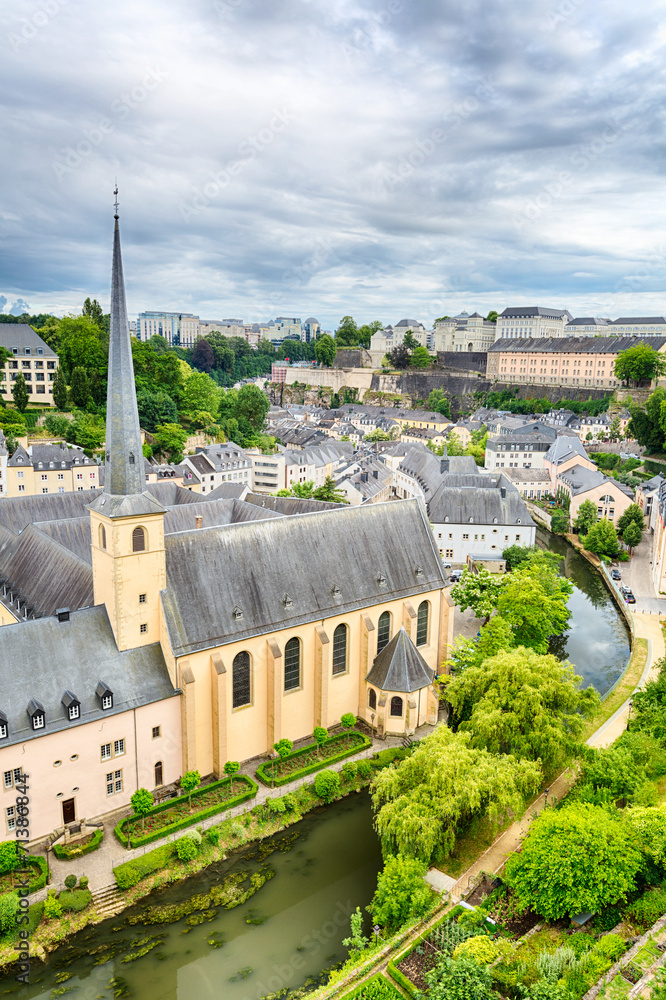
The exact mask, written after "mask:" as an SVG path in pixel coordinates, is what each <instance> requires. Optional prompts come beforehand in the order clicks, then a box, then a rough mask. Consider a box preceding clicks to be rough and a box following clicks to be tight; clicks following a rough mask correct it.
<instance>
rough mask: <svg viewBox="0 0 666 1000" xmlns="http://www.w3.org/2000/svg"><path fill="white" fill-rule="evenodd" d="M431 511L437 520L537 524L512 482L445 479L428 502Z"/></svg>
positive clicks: (435, 522)
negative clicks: (488, 485)
mask: <svg viewBox="0 0 666 1000" xmlns="http://www.w3.org/2000/svg"><path fill="white" fill-rule="evenodd" d="M503 482H505V483H506V480H503ZM503 490H504V494H505V495H504V496H502V491H503ZM428 515H429V517H430V520H431V521H432V522H433V524H445V523H447V522H448V523H450V524H472V525H474V524H484V525H490V524H504V525H507V524H511V525H516V524H520V525H521V526H522V525H524V526H525V527H531V526H532V525H533V524H534V521H533V520H532V518H531V517H530V513H529V511H528V509H527V507H526V506H525V502H524V501H523V498H522V497H521V495H520V493H519V492H518V490H516V489H515V487H514V486H513V485H512V484H510V483H507V484H506V486H504V487H500V488H499V489H497V488H496V489H481V488H479V487H478V486H476V487H470V486H462V487H460V486H448V485H447V484H446V483H443V484H442V485H441V486H440V487H439V489H438V490H437V492H436V493H435V495H434V496H433V498H432V500H431V501H430V503H429V504H428Z"/></svg>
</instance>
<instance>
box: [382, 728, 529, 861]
mask: <svg viewBox="0 0 666 1000" xmlns="http://www.w3.org/2000/svg"><path fill="white" fill-rule="evenodd" d="M540 781H541V767H540V765H539V764H538V763H537V762H534V761H527V760H524V761H518V760H516V759H515V757H511V756H508V755H505V756H501V757H500V756H494V755H493V754H491V753H489V752H488V751H487V750H483V749H479V748H476V747H473V746H472V737H471V734H470V733H453V732H452V731H451V730H450V729H447V728H446V727H444V726H441V727H440V728H439V729H436V730H435V732H434V733H432V735H431V736H428V737H427V738H426V739H424V740H422V741H421V743H420V744H419V746H418V748H417V749H416V750H415V752H414V753H413V754H412V756H411V757H408V758H407V760H405V761H403V762H402V763H401V764H400V766H399V767H389V768H387V769H386V770H384V771H381V772H380V773H379V774H378V775H377V777H376V779H375V781H374V785H373V804H374V807H375V809H376V811H377V812H376V816H375V827H376V829H377V832H378V834H379V836H380V838H381V842H382V850H383V851H384V854H385V855H388V854H402V855H404V856H405V857H413V858H420V859H421V860H423V861H425V862H431V861H439V860H442V859H444V858H446V857H448V856H449V854H451V852H452V851H453V848H454V847H455V842H456V836H457V835H458V834H459V832H460V831H461V830H462V829H463V828H464V827H465V826H466V825H467V824H468V823H469V822H470V821H471V820H472V819H473V818H474V817H476V816H481V815H484V814H485V815H487V816H488V817H489V818H490V820H491V822H493V823H496V824H499V823H501V822H502V821H503V820H504V819H505V818H506V817H507V816H509V815H510V814H511V813H514V812H517V811H518V810H519V809H520V808H521V806H522V805H523V802H524V799H525V797H526V796H527V795H530V794H532V793H533V792H535V791H536V789H537V788H538V786H539V783H540Z"/></svg>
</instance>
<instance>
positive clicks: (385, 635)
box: [377, 611, 391, 653]
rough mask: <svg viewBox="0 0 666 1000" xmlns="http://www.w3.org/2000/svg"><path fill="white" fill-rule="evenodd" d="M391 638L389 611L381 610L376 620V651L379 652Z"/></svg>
mask: <svg viewBox="0 0 666 1000" xmlns="http://www.w3.org/2000/svg"><path fill="white" fill-rule="evenodd" d="M390 639H391V612H390V611H382V613H381V615H380V616H379V621H378V622H377V652H378V653H381V651H382V649H383V648H384V646H388V644H389V641H390Z"/></svg>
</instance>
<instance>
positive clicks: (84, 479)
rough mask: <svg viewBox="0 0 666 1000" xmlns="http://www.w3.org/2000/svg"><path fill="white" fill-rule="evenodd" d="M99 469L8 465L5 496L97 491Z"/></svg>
mask: <svg viewBox="0 0 666 1000" xmlns="http://www.w3.org/2000/svg"><path fill="white" fill-rule="evenodd" d="M98 486H99V469H98V467H97V466H96V465H79V466H76V465H75V466H73V467H72V468H71V469H62V468H60V469H58V468H47V469H39V468H37V469H35V468H33V466H32V464H31V463H30V462H26V463H25V465H24V466H22V467H17V466H16V465H9V464H8V465H7V470H6V493H4V494H3V495H4V496H8V497H19V496H37V495H38V494H39V495H41V494H42V493H72V492H76V491H77V490H78V491H79V492H80V491H82V490H96V489H97V487H98Z"/></svg>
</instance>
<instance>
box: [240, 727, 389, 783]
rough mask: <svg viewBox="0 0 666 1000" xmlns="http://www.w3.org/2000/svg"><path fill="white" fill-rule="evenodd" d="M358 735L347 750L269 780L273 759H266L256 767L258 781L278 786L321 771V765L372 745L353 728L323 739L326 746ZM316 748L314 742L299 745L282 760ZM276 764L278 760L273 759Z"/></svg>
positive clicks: (294, 757)
mask: <svg viewBox="0 0 666 1000" xmlns="http://www.w3.org/2000/svg"><path fill="white" fill-rule="evenodd" d="M350 735H351V736H358V742H356V743H355V745H354V746H352V747H349V748H348V749H347V750H341V751H340V752H339V753H337V754H334V755H333V756H332V757H325V758H322V759H321V760H318V761H316V762H315V763H314V764H308V766H307V767H302V768H301V769H300V770H299V771H292V772H291V773H290V774H285V775H283V776H282V777H277V778H275V779H274V780H271V767H272V766H273V761H270V760H267V761H264V763H263V764H260V765H259V767H258V768H257V770H256V772H255V774H256V777H257V778H259V781H261V782H263V784H264V785H268V787H269V788H271V787H273V786H275V787H276V788H279V787H280V785H288V784H289V782H290V781H297V780H298V778H304V777H305V776H306V775H308V774H314V773H315V771H321V769H322V768H323V767H329V766H330V765H331V764H335V763H337V762H338V761H339V760H344V759H345V757H351V756H352V754H355V753H360V752H361V751H362V750H366V749H367V748H368V747H369V746H372V740H371V739H370V737H369V736H364V735H363V734H362V733H359V732H358V730H356V729H354V730H352V732H351V733H343V734H340V735H338V736H330V737H329V738H328V739H327V740H325V741H324V742H323V743H322V744H321V746H322V747H327V746H331V744H333V743H341V742H342V740H344V739H347V738H348V737H349V736H350ZM316 749H317V744H316V743H308V745H307V746H305V747H301V748H300V750H294V752H293V753H290V754H288V756H287V757H284V758H283V760H297V759H298V758H299V757H306V756H308V755H309V754H311V753H312V751H313V750H316ZM275 763H276V764H278V763H279V761H277V760H276V761H275Z"/></svg>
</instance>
